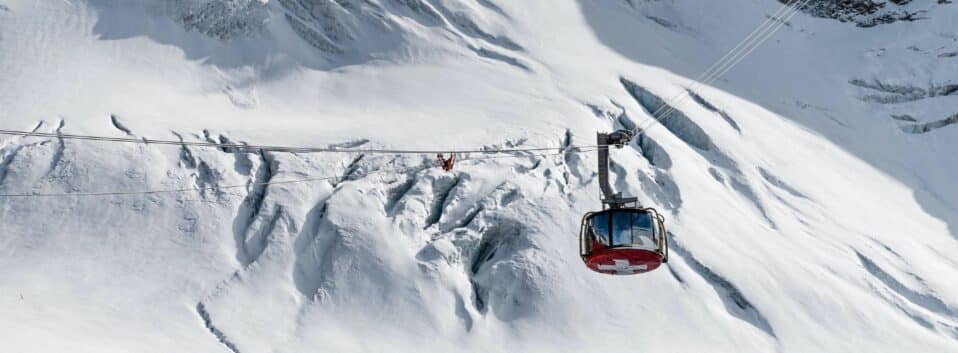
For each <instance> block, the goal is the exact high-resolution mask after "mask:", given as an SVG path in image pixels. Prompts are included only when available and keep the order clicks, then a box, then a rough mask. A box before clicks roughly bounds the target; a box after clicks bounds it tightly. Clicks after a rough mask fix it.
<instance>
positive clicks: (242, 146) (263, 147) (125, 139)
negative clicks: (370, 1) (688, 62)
mask: <svg viewBox="0 0 958 353" xmlns="http://www.w3.org/2000/svg"><path fill="white" fill-rule="evenodd" d="M0 135H14V136H24V137H50V138H58V139H70V140H86V141H105V142H121V143H137V144H147V145H149V144H155V145H174V146H189V147H214V148H222V149H237V150H244V151H269V152H292V153H367V154H435V153H460V154H462V153H514V152H539V151H553V150H560V149H563V148H569V147H575V148H590V147H599V146H597V145H575V146H564V147H558V146H557V147H525V148H478V149H445V150H438V149H431V150H414V149H388V148H348V147H335V146H334V147H291V146H270V145H250V144H245V143H217V142H199V141H182V140H180V141H176V140H154V139H148V138H145V137H144V138H130V137H109V136H94V135H79V134H63V133H50V132H35V131H18V130H2V129H0Z"/></svg>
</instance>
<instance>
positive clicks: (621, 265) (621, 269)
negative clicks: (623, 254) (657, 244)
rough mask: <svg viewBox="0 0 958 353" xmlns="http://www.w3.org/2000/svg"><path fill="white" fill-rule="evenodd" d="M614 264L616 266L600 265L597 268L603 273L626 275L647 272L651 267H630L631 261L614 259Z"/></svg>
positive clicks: (642, 265)
mask: <svg viewBox="0 0 958 353" xmlns="http://www.w3.org/2000/svg"><path fill="white" fill-rule="evenodd" d="M612 262H613V263H615V264H614V265H602V264H599V265H597V266H596V268H597V269H599V270H602V271H615V273H625V274H629V273H636V272H637V271H639V270H642V271H645V270H648V269H649V265H646V264H641V265H635V266H630V265H629V260H619V259H613V260H612Z"/></svg>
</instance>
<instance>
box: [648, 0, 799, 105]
mask: <svg viewBox="0 0 958 353" xmlns="http://www.w3.org/2000/svg"><path fill="white" fill-rule="evenodd" d="M796 1H797V0H796ZM786 9H788V3H785V4H782V6H781V7H779V8H778V10H776V11H775V12H774V13H773V14H772V15H771V16H770V17H769V18H767V19H765V21H763V22H762V23H761V24H759V26H758V27H755V29H753V30H752V32H751V33H749V34H748V35H747V36H745V38H743V39H742V40H741V41H739V42H738V44H736V45H735V46H734V47H732V49H729V51H728V52H726V53H725V55H723V56H722V57H721V58H719V59H718V60H716V61H715V62H714V63H712V66H709V68H708V69H706V70H705V71H702V73H701V74H699V76H698V77H696V78H695V80H694V82H699V81H702V80H704V79H706V78H707V77H710V76H711V75H712V74H713V73H714V72H716V71H718V69H719V67H722V66H724V65H725V64H726V63H728V61H730V58H731V57H733V56H736V55H738V53H740V52H741V51H742V48H743V46H748V45H751V44H750V43H751V42H752V41H753V40H754V39H755V38H757V36H756V35H757V34H758V33H760V32H764V31H765V29H766V28H767V27H769V25H770V24H772V18H775V17H777V16H779V15H781V14H783V13H784V12H783V11H787V10H786ZM694 84H695V83H693V85H694ZM683 94H684V92H679V93H676V94H675V95H673V96H672V97H670V98H669V99H668V100H667V102H672V101H676V100H677V99H679V98H681V96H682V95H683ZM666 105H667V104H663V105H660V106H659V107H658V108H657V109H656V110H655V111H654V112H652V116H658V115H659V113H661V112H662V110H663V109H665V106H666Z"/></svg>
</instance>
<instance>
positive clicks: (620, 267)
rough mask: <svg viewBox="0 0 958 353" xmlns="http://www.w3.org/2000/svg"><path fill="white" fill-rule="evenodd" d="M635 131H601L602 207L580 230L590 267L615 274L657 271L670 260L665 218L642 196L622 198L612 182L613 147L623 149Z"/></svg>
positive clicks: (581, 246) (584, 220) (587, 216)
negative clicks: (642, 200)
mask: <svg viewBox="0 0 958 353" xmlns="http://www.w3.org/2000/svg"><path fill="white" fill-rule="evenodd" d="M631 139H632V132H631V131H628V130H619V131H615V132H613V133H611V134H605V133H599V134H598V139H597V142H598V145H599V151H598V152H599V187H600V188H601V189H602V195H603V197H602V210H601V211H595V212H589V213H586V214H585V216H584V217H582V226H581V228H580V230H579V252H580V255H581V256H582V261H584V262H585V264H586V266H588V267H589V269H591V270H593V271H596V272H600V273H606V274H612V275H632V274H638V273H644V272H649V271H652V270H655V269H656V268H658V267H659V266H660V265H662V264H663V263H666V262H668V260H669V244H668V239H667V238H666V234H667V232H666V231H665V217H663V216H662V215H661V214H660V213H659V212H658V211H656V210H655V209H654V208H651V207H641V206H640V205H639V203H638V199H637V198H634V197H622V194H621V193H616V192H614V191H613V190H612V186H611V185H610V184H609V146H610V145H612V146H615V147H616V148H621V147H622V146H624V145H625V144H626V143H628V142H629V141H630V140H631Z"/></svg>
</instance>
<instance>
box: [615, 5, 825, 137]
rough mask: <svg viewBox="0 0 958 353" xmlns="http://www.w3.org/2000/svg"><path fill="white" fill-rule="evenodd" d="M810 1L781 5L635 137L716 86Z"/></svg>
mask: <svg viewBox="0 0 958 353" xmlns="http://www.w3.org/2000/svg"><path fill="white" fill-rule="evenodd" d="M809 1H810V0H793V1H792V2H790V3H786V4H784V5H782V7H781V8H779V10H778V11H776V12H775V13H774V14H773V15H771V16H769V18H768V19H766V20H765V21H764V22H763V23H762V24H761V25H759V27H758V28H756V29H755V30H754V31H752V33H750V34H749V35H748V36H747V37H746V38H745V39H743V40H742V41H741V42H739V45H736V46H735V47H734V48H733V49H732V50H730V51H729V53H727V54H726V55H725V56H723V57H722V58H721V59H719V62H722V63H721V64H720V65H717V64H713V65H712V67H710V68H709V70H706V72H703V74H702V75H699V78H697V79H696V80H694V81H693V83H692V84H691V85H689V87H688V88H687V89H686V90H685V91H682V92H678V93H677V94H675V95H674V96H673V97H672V98H670V100H669V101H667V102H663V104H661V105H659V107H658V108H657V109H656V110H655V111H654V112H652V114H651V116H652V119H651V120H648V121H646V122H645V123H643V124H639V125H637V126H636V127H635V128H634V129H632V133H633V134H635V135H638V134H641V133H644V132H645V131H647V130H648V129H650V128H652V127H653V126H654V125H656V124H660V123H662V121H664V120H665V119H668V118H669V117H671V115H670V114H671V113H672V112H673V111H674V110H675V109H676V108H675V106H676V105H677V104H678V103H681V102H682V101H684V100H685V99H687V98H688V97H690V96H691V93H692V92H694V90H695V89H697V88H698V87H699V86H701V85H707V84H710V83H712V82H715V80H717V79H718V78H719V77H721V76H722V75H724V74H725V73H727V72H728V71H730V70H731V69H732V68H734V67H735V66H736V65H738V63H740V62H741V61H742V60H744V59H745V57H747V56H748V55H749V54H751V53H752V52H753V51H755V49H757V48H758V47H760V46H761V45H762V44H764V43H765V42H766V41H767V40H768V39H769V38H771V37H772V36H773V35H774V34H775V33H776V32H778V31H779V30H780V29H781V28H782V27H783V26H784V25H785V24H786V23H787V22H788V20H789V19H791V18H792V17H794V16H795V14H796V13H798V11H799V10H800V9H801V8H802V7H804V6H805V4H807V3H808V2H809ZM783 9H787V10H786V11H785V12H784V13H782V12H781V11H782V10H783ZM769 24H771V25H769ZM743 43H744V44H743ZM743 45H744V46H743ZM716 63H718V62H716ZM713 68H715V69H714V72H709V71H710V70H713ZM660 116H661V117H662V118H661V119H659V117H660Z"/></svg>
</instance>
